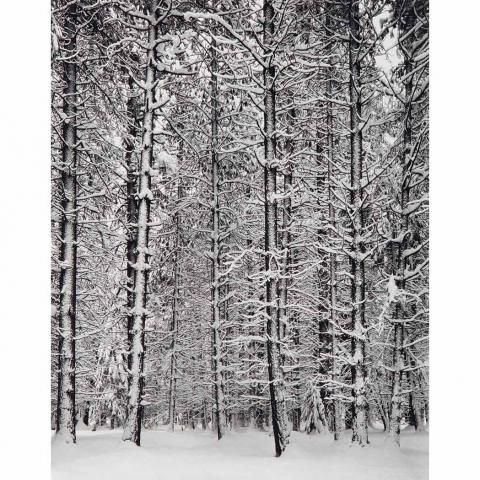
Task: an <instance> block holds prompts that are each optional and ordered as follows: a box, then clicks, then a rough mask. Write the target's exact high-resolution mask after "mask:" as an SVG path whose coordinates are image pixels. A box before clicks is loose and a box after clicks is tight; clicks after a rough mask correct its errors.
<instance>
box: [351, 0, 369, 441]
mask: <svg viewBox="0 0 480 480" xmlns="http://www.w3.org/2000/svg"><path fill="white" fill-rule="evenodd" d="M349 32H350V35H349V68H350V81H349V94H350V156H351V165H350V168H351V172H350V216H351V219H352V222H351V237H352V245H351V247H352V249H351V254H350V273H351V287H350V293H351V304H352V313H351V325H352V340H351V342H352V359H353V365H352V369H351V370H352V384H353V388H352V396H353V435H352V442H354V443H358V444H359V445H360V446H362V447H363V446H365V445H367V444H368V426H367V398H366V367H365V335H366V330H365V329H366V323H365V260H364V254H365V244H364V238H363V236H364V233H365V232H364V230H365V229H364V211H363V193H364V190H363V187H362V170H363V155H364V153H363V144H362V130H361V127H360V122H361V121H362V98H361V83H360V44H359V38H360V15H359V2H358V0H351V1H350V5H349Z"/></svg>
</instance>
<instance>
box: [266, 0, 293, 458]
mask: <svg viewBox="0 0 480 480" xmlns="http://www.w3.org/2000/svg"><path fill="white" fill-rule="evenodd" d="M263 15H264V26H263V29H264V42H265V44H269V43H270V42H272V41H273V38H272V37H273V34H274V25H273V15H274V10H273V5H272V2H271V1H270V0H265V1H264V4H263ZM272 55H273V51H272V49H271V48H267V49H266V54H265V56H264V59H265V62H266V63H268V66H267V67H266V68H264V71H263V80H264V88H265V97H264V98H265V99H264V132H265V139H264V142H265V146H264V148H265V167H264V199H265V272H266V275H267V279H266V302H267V307H266V314H267V361H268V380H269V389H270V405H271V414H272V417H271V418H272V426H273V436H274V440H275V454H276V456H277V457H279V456H280V455H281V454H282V452H283V451H284V450H285V447H286V445H287V443H288V431H287V425H286V424H285V419H286V412H285V409H286V405H285V391H284V382H283V375H282V372H281V367H280V349H279V338H278V330H279V329H278V314H277V308H278V281H277V278H276V277H277V273H278V270H279V265H278V260H277V254H278V252H277V237H278V231H277V230H278V228H277V225H278V218H277V200H276V198H275V195H276V193H277V167H276V166H275V150H276V148H275V142H276V140H275V116H276V113H275V85H274V79H275V67H274V65H273V59H272Z"/></svg>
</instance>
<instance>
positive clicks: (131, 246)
mask: <svg viewBox="0 0 480 480" xmlns="http://www.w3.org/2000/svg"><path fill="white" fill-rule="evenodd" d="M135 58H137V57H135ZM128 86H129V98H128V100H127V115H128V119H129V120H130V121H131V122H132V123H131V125H130V128H129V131H128V138H127V139H126V140H125V142H124V143H125V166H126V169H127V287H126V290H127V368H128V370H129V371H130V369H131V368H132V335H133V308H134V294H133V291H134V286H135V268H134V265H135V262H136V255H135V242H136V238H135V233H136V232H135V230H136V229H135V223H136V221H137V201H136V199H135V193H136V186H137V181H136V173H137V165H136V162H135V158H134V154H135V139H136V137H137V132H138V125H137V118H136V117H137V115H136V108H135V98H134V86H135V82H134V81H133V79H132V78H131V77H130V78H129V79H128ZM130 379H131V377H130V375H128V383H129V385H130Z"/></svg>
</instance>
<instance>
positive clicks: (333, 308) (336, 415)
mask: <svg viewBox="0 0 480 480" xmlns="http://www.w3.org/2000/svg"><path fill="white" fill-rule="evenodd" d="M326 26H327V30H328V31H330V30H331V28H332V21H331V17H330V15H329V14H327V16H326ZM327 75H328V78H327V84H326V95H327V98H329V99H330V98H332V94H333V68H332V66H331V65H330V64H329V67H328V68H327ZM326 107H327V119H326V120H327V121H326V127H327V132H326V133H327V140H326V154H327V185H328V218H329V223H330V226H331V228H332V229H335V228H336V215H335V206H334V203H333V202H334V195H333V178H334V172H333V165H334V148H333V136H334V133H333V112H332V102H327V105H326ZM329 270H330V272H329V273H330V283H329V297H330V298H329V300H330V302H329V303H330V335H331V353H332V365H331V368H332V382H333V386H332V389H331V392H332V396H333V397H334V398H333V402H332V407H333V412H332V413H333V438H334V440H340V437H341V431H342V419H341V405H340V401H339V399H338V397H337V396H336V394H335V392H336V390H337V387H336V384H335V382H336V381H338V380H339V377H340V371H339V370H340V369H339V365H338V361H337V356H338V355H339V352H338V347H337V332H336V325H337V323H338V318H337V288H338V287H337V256H336V255H335V253H333V252H332V253H330V254H329Z"/></svg>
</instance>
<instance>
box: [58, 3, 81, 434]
mask: <svg viewBox="0 0 480 480" xmlns="http://www.w3.org/2000/svg"><path fill="white" fill-rule="evenodd" d="M64 27H65V28H64V31H65V38H64V41H65V46H64V51H65V60H63V81H64V84H65V87H64V91H63V102H64V107H63V113H64V121H63V131H62V135H63V139H62V140H63V146H62V160H61V162H62V165H61V185H62V190H63V191H62V220H61V222H62V224H61V248H60V282H59V290H60V306H59V322H58V323H59V326H58V330H59V332H58V333H59V345H58V397H57V425H56V433H57V435H58V436H61V437H62V438H63V439H64V440H65V441H66V442H67V443H75V441H76V437H75V323H76V300H77V299H76V275H77V179H76V173H77V150H76V144H77V127H76V116H77V105H76V104H77V65H76V63H75V62H76V50H77V38H76V32H75V30H76V4H75V3H72V4H71V5H70V6H69V7H68V9H67V11H66V13H65V26H64Z"/></svg>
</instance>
